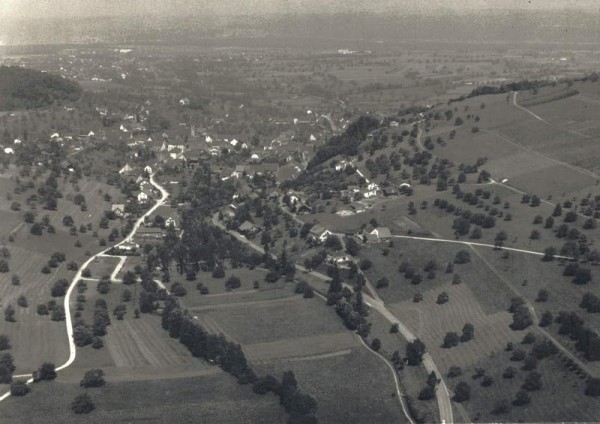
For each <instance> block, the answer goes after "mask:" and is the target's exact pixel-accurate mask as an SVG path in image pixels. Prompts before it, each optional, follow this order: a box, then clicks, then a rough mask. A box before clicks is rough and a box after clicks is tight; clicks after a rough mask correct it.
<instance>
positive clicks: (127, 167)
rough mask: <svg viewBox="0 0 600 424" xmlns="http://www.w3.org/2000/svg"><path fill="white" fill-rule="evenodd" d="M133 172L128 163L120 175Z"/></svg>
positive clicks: (120, 171)
mask: <svg viewBox="0 0 600 424" xmlns="http://www.w3.org/2000/svg"><path fill="white" fill-rule="evenodd" d="M131 171H133V168H132V167H131V166H129V164H128V163H126V164H125V166H124V167H123V168H121V169H120V170H119V174H121V175H123V174H128V173H130V172H131Z"/></svg>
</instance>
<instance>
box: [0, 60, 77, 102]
mask: <svg viewBox="0 0 600 424" xmlns="http://www.w3.org/2000/svg"><path fill="white" fill-rule="evenodd" d="M80 95H81V87H80V86H79V84H78V83H76V82H74V81H70V80H67V79H64V78H62V77H60V76H58V75H52V74H48V73H44V72H39V71H34V70H32V69H23V68H18V67H9V66H0V110H17V109H34V108H39V107H44V106H49V105H51V104H53V103H55V102H62V101H74V100H77V99H78V98H79V96H80Z"/></svg>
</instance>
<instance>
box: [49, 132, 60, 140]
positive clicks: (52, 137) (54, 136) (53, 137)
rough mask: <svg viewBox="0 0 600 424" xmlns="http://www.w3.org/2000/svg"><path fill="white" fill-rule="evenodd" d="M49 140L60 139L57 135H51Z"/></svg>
mask: <svg viewBox="0 0 600 424" xmlns="http://www.w3.org/2000/svg"><path fill="white" fill-rule="evenodd" d="M50 138H51V139H57V138H60V134H58V133H54V134H52V135H51V136H50Z"/></svg>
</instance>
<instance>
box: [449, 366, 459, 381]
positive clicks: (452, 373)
mask: <svg viewBox="0 0 600 424" xmlns="http://www.w3.org/2000/svg"><path fill="white" fill-rule="evenodd" d="M461 375H462V369H461V368H460V367H459V366H456V365H453V366H451V367H450V369H449V370H448V378H455V377H459V376H461Z"/></svg>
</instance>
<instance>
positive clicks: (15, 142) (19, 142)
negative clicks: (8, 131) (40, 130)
mask: <svg viewBox="0 0 600 424" xmlns="http://www.w3.org/2000/svg"><path fill="white" fill-rule="evenodd" d="M13 144H21V140H20V139H18V138H15V141H14V142H13Z"/></svg>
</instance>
